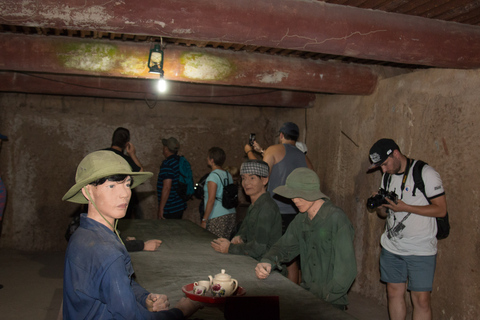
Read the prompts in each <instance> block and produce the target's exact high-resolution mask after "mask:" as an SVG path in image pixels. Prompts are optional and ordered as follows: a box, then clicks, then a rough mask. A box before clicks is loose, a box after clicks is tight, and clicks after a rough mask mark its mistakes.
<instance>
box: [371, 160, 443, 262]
mask: <svg viewBox="0 0 480 320" xmlns="http://www.w3.org/2000/svg"><path fill="white" fill-rule="evenodd" d="M416 162H417V161H416V160H415V161H414V163H413V165H412V167H411V168H410V170H409V172H408V177H407V180H406V181H405V188H404V190H403V193H402V191H401V186H402V180H403V173H402V174H392V175H390V178H389V180H390V183H389V182H388V181H387V186H386V187H384V186H383V178H382V183H381V186H382V187H383V188H384V189H386V190H387V191H394V192H395V193H396V194H397V196H398V199H401V200H402V201H403V202H405V203H406V204H409V205H414V206H426V205H428V204H429V203H428V201H427V199H426V198H425V196H424V195H423V193H422V192H421V191H420V190H419V189H418V188H416V192H415V196H413V195H412V192H413V187H414V184H415V183H414V180H413V166H414V165H415V163H416ZM422 178H423V181H424V183H425V193H426V194H427V196H428V198H429V199H432V198H435V197H438V196H441V195H443V194H444V193H445V191H444V189H443V185H442V180H441V178H440V175H439V174H438V173H437V171H435V169H433V168H432V167H430V166H429V165H425V166H424V167H423V169H422ZM387 211H390V210H387ZM407 215H408V212H393V211H391V212H389V213H388V217H387V219H386V220H387V221H386V224H385V232H384V233H383V234H382V237H381V239H380V243H381V244H382V247H383V248H385V249H386V250H388V251H390V252H392V253H394V254H398V255H417V256H430V255H434V254H436V253H437V238H436V235H437V221H436V219H435V218H434V217H427V216H421V215H418V214H415V213H411V214H410V215H409V216H408V217H407V218H406V219H405V220H403V219H404V218H405V217H406V216H407ZM402 220H403V222H402ZM401 223H402V224H403V225H404V226H405V228H403V229H402V227H399V225H400V224H401Z"/></svg>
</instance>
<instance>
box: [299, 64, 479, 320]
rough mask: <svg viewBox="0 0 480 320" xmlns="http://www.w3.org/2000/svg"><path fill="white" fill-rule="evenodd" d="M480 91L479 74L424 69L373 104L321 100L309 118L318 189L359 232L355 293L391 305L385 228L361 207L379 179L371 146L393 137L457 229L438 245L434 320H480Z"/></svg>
mask: <svg viewBox="0 0 480 320" xmlns="http://www.w3.org/2000/svg"><path fill="white" fill-rule="evenodd" d="M479 86H480V71H460V70H424V71H417V72H414V73H410V74H406V75H400V76H397V77H392V78H389V79H385V80H382V81H380V83H379V85H378V88H377V90H376V92H375V93H374V94H372V95H371V96H368V97H355V96H318V97H317V103H316V106H315V108H313V109H309V110H308V112H307V118H308V121H307V132H308V136H307V145H309V155H310V157H311V158H313V159H315V166H316V171H317V172H318V173H319V176H320V179H321V182H322V190H323V191H324V192H325V193H326V194H327V195H329V196H331V198H332V199H333V201H334V202H335V203H337V204H338V205H339V206H340V207H342V208H343V209H344V210H345V212H346V213H347V214H348V216H349V217H350V219H351V221H352V222H353V224H354V227H355V232H356V233H355V250H356V257H357V264H358V277H357V279H356V281H355V283H354V286H353V288H352V290H353V291H356V292H359V293H361V294H363V295H366V296H367V297H374V298H376V299H378V300H379V301H381V302H383V303H386V297H385V285H384V284H382V283H380V281H379V279H380V273H379V267H378V261H379V254H380V245H379V238H380V235H381V233H382V231H383V228H384V220H382V219H380V218H378V217H377V215H376V214H374V213H369V212H367V210H366V207H365V205H366V199H367V198H368V197H369V196H370V195H371V194H372V192H374V191H375V190H377V189H378V187H379V185H380V180H381V173H380V172H378V171H377V172H373V173H370V174H367V173H366V170H367V168H368V166H369V164H370V162H369V158H368V152H369V149H370V147H371V146H372V144H373V143H374V142H375V141H377V140H378V139H380V138H384V137H387V138H393V139H394V140H396V142H397V143H398V145H399V146H400V148H401V150H402V152H403V153H404V154H405V155H407V156H409V157H412V158H416V159H422V160H424V161H426V162H428V163H429V164H430V165H432V166H433V167H434V168H435V169H436V170H437V171H438V172H439V173H440V175H441V177H442V180H443V184H444V187H445V190H446V196H447V203H448V210H449V214H450V223H451V227H452V230H451V235H450V237H449V238H447V239H445V240H441V241H439V244H438V257H437V270H436V273H435V280H434V289H433V293H432V301H433V312H434V314H433V318H434V319H476V318H477V317H478V314H480V308H479V304H478V299H479V298H480V290H479V287H478V284H479V283H480V275H479V269H478V265H479V264H480V255H479V248H480V242H479V240H480V236H479V232H478V231H479V227H478V226H479V215H478V213H479V209H478V208H479V205H478V201H479V195H480V192H479V190H480V189H479V187H478V181H479V180H480V170H479V169H478V167H477V165H478V162H479V155H478V150H477V149H478V146H479V145H480V143H479V140H480V129H479V126H478V123H479V122H480V111H479V102H478V101H479V95H478V87H479Z"/></svg>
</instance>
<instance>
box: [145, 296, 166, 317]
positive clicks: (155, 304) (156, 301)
mask: <svg viewBox="0 0 480 320" xmlns="http://www.w3.org/2000/svg"><path fill="white" fill-rule="evenodd" d="M145 305H146V306H147V309H148V311H150V312H158V311H163V310H168V308H169V307H170V301H168V297H167V296H166V295H164V294H158V293H150V294H149V295H148V297H147V300H145Z"/></svg>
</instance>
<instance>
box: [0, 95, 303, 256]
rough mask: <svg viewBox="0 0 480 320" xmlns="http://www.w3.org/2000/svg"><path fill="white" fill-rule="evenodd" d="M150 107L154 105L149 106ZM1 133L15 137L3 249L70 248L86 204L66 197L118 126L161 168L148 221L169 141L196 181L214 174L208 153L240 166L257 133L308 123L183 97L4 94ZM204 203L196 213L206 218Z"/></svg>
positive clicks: (142, 191)
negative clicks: (68, 235)
mask: <svg viewBox="0 0 480 320" xmlns="http://www.w3.org/2000/svg"><path fill="white" fill-rule="evenodd" d="M149 106H150V107H149ZM0 113H1V115H2V116H1V118H0V132H1V133H2V134H5V135H8V137H9V141H7V142H4V143H3V146H2V150H1V153H0V163H1V166H0V168H1V171H2V178H3V180H4V183H5V185H6V187H7V189H8V200H7V201H8V202H7V209H6V212H5V219H4V223H3V230H2V235H1V237H0V247H12V248H17V249H21V250H62V249H64V248H65V247H66V240H65V238H64V235H65V231H66V228H67V225H68V223H69V222H70V218H69V215H70V214H71V213H73V212H74V211H75V210H76V209H77V208H78V205H76V204H73V203H70V202H63V201H61V198H62V196H63V195H64V194H65V192H66V191H67V190H68V189H69V188H70V187H71V186H72V185H73V184H74V178H75V170H76V167H77V165H78V163H79V162H80V160H81V159H82V158H83V157H84V156H85V155H86V154H88V153H90V152H92V151H95V150H98V149H102V148H106V147H109V146H110V144H111V137H112V133H113V131H114V130H115V128H117V127H119V126H124V127H126V128H128V129H129V130H130V133H131V142H132V143H133V144H134V145H135V147H136V150H137V156H138V158H139V159H140V161H141V162H142V164H143V166H144V168H145V170H146V171H151V172H153V173H154V176H153V178H151V179H150V180H149V181H148V182H147V183H145V184H143V185H141V186H139V187H138V188H137V192H138V194H139V197H140V198H141V199H142V200H141V207H142V210H143V212H144V215H145V218H154V217H155V216H156V209H157V198H156V182H157V175H158V171H159V167H160V164H161V162H162V161H163V159H164V158H163V155H162V143H161V139H162V138H168V137H170V136H173V137H176V138H177V139H178V140H179V141H180V144H181V149H180V154H183V155H185V156H186V158H187V159H188V160H189V161H190V163H191V165H192V169H193V173H194V179H195V181H198V179H199V178H200V177H201V176H203V175H204V174H205V173H207V172H209V168H208V167H207V164H206V156H207V150H208V149H209V148H211V147H213V146H218V147H221V148H223V149H224V150H225V152H226V154H227V160H226V163H225V165H229V166H237V167H238V166H240V164H241V163H242V161H243V160H244V159H245V158H244V152H243V147H244V145H245V143H247V142H248V138H249V134H250V133H251V132H255V133H256V134H257V138H258V139H257V140H258V141H259V143H261V144H262V145H264V146H267V145H269V144H272V143H274V141H275V136H276V132H277V130H278V128H279V127H280V126H281V124H282V123H283V122H284V121H288V120H291V121H295V122H296V123H298V124H299V125H300V127H301V128H302V127H303V123H304V119H305V111H304V110H303V109H279V108H256V107H230V106H220V105H206V104H204V105H201V104H188V103H176V102H158V103H157V104H155V103H154V102H152V101H150V102H149V104H148V105H147V102H145V101H131V100H112V99H94V98H72V97H55V96H39V95H24V94H0ZM198 204H199V201H194V200H192V201H191V202H189V212H188V215H187V216H188V217H189V218H190V219H191V220H194V221H195V220H198V217H199V215H198V214H196V212H198Z"/></svg>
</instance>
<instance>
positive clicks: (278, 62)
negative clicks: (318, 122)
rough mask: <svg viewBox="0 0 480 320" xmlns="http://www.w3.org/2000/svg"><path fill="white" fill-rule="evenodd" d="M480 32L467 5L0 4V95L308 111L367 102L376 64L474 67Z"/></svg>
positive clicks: (69, 0) (277, 1)
mask: <svg viewBox="0 0 480 320" xmlns="http://www.w3.org/2000/svg"><path fill="white" fill-rule="evenodd" d="M479 24H480V1H462V0H455V1H448V0H431V1H425V0H415V1H405V0H403V1H402V0H397V1H383V0H369V1H368V0H363V1H362V0H347V1H345V0H343V1H342V0H332V1H314V0H235V1H233V0H225V1H214V0H209V1H206V0H197V1H194V2H192V1H186V0H183V1H182V0H163V1H161V2H158V1H155V0H143V1H136V2H127V1H121V0H120V1H115V2H105V1H99V0H66V1H65V0H64V1H59V0H23V1H17V0H0V90H1V91H4V92H27V93H28V92H29V93H40V94H61V95H77V96H100V97H117V98H126V99H161V100H174V101H189V102H206V103H219V104H233V105H260V106H284V107H309V106H311V105H313V102H314V99H315V95H314V94H315V93H332V94H356V95H368V94H370V93H372V92H373V91H374V90H375V86H376V81H377V75H376V72H375V69H373V68H372V65H378V66H389V67H396V68H406V69H415V68H431V67H437V68H478V67H479V66H480V55H478V52H479V50H480V26H479ZM153 44H161V45H162V47H163V48H164V51H165V61H164V69H165V78H167V79H168V80H170V81H173V82H172V84H171V86H170V90H169V93H168V94H166V95H161V96H160V95H158V94H157V93H156V92H155V88H154V86H152V83H153V82H154V81H151V80H145V79H156V78H158V76H156V75H152V74H149V73H148V70H147V69H148V68H147V60H148V53H149V50H150V49H151V48H152V47H153ZM377 70H378V67H377ZM187 92H188V94H187Z"/></svg>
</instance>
